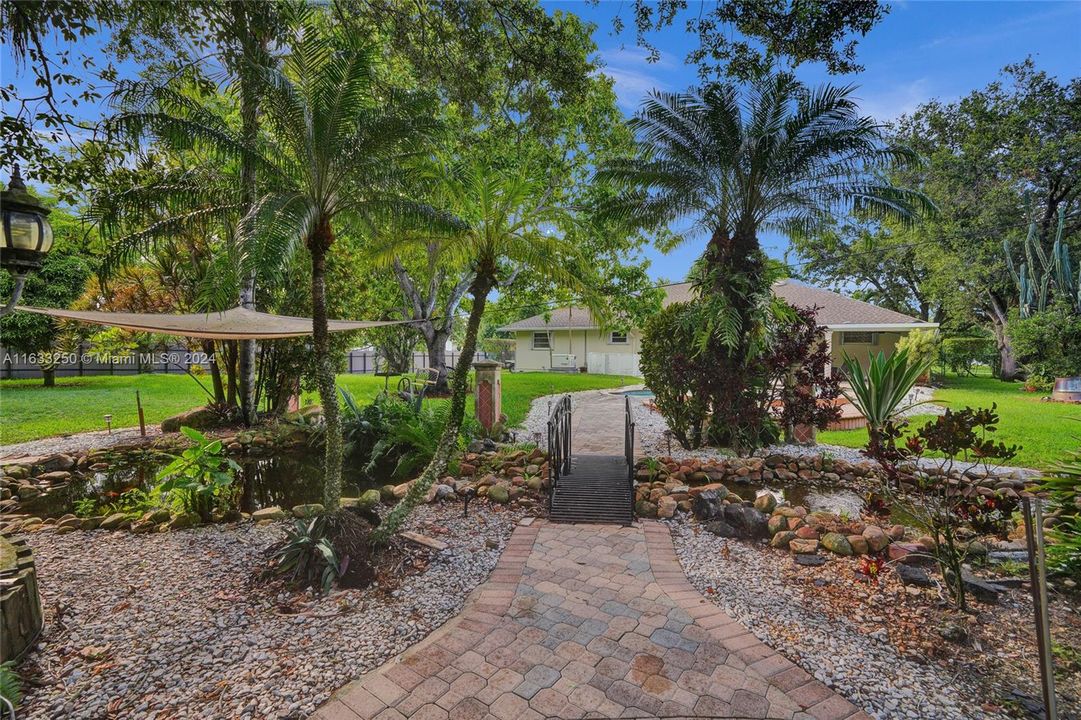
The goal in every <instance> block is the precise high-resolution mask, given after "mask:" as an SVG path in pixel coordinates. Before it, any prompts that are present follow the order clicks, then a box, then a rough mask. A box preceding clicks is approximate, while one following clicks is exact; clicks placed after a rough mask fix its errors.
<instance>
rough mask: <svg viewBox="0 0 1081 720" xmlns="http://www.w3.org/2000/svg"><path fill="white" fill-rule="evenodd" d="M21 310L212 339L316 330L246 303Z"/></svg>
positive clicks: (344, 327) (334, 323)
mask: <svg viewBox="0 0 1081 720" xmlns="http://www.w3.org/2000/svg"><path fill="white" fill-rule="evenodd" d="M16 309H17V310H23V311H25V312H31V313H38V314H39V315H49V316H50V317H55V318H62V319H64V320H78V321H80V322H87V323H94V324H95V325H108V326H110V327H118V328H124V329H125V330H138V331H140V332H149V333H160V334H162V335H182V336H184V337H193V338H208V339H211V340H273V339H275V338H288V337H302V336H304V335H311V334H312V319H311V318H304V317H293V316H291V315H272V314H270V313H261V312H256V311H254V310H247V309H245V308H242V307H235V308H233V309H232V310H226V311H225V312H215V313H191V314H188V315H155V314H148V313H122V312H93V311H84V310H60V309H56V308H38V307H25V306H20V307H17V308H16ZM408 322H413V321H411V320H387V321H377V320H331V321H330V322H329V325H330V332H346V331H348V330H363V329H365V328H373V327H382V326H384V325H401V324H403V323H408Z"/></svg>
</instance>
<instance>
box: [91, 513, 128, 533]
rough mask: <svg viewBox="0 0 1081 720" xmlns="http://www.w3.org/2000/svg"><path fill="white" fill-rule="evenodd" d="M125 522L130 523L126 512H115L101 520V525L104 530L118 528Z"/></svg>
mask: <svg viewBox="0 0 1081 720" xmlns="http://www.w3.org/2000/svg"><path fill="white" fill-rule="evenodd" d="M125 524H130V521H129V520H128V516H127V515H125V514H124V513H113V514H112V515H110V516H109V517H107V518H105V519H104V520H102V521H101V525H99V526H98V527H100V528H101V529H102V530H118V529H120V528H121V527H122V526H124V525H125Z"/></svg>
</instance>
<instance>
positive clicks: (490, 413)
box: [473, 360, 503, 432]
mask: <svg viewBox="0 0 1081 720" xmlns="http://www.w3.org/2000/svg"><path fill="white" fill-rule="evenodd" d="M473 369H474V370H476V372H477V375H476V388H475V390H474V392H473V409H474V410H475V411H476V415H477V421H478V422H479V423H480V424H481V425H482V426H483V427H484V429H485V430H487V431H488V432H491V431H492V428H493V427H494V426H495V424H496V423H497V422H499V418H500V416H501V415H502V414H503V381H502V379H500V376H499V374H500V365H499V363H498V362H496V361H495V360H478V361H477V362H475V363H473Z"/></svg>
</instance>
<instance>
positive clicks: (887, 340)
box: [514, 330, 908, 370]
mask: <svg viewBox="0 0 1081 720" xmlns="http://www.w3.org/2000/svg"><path fill="white" fill-rule="evenodd" d="M907 334H908V332H907V331H902V332H874V333H872V342H870V343H857V342H844V337H843V335H844V332H843V331H840V330H837V331H834V332H832V333H830V362H831V364H832V365H833V366H834V367H841V366H842V365H843V364H844V357H845V354H846V353H847V354H848V355H849V356H850V357H853V358H857V359H859V361H860V364H862V365H863V366H864V367H867V364H868V362H869V361H870V358H871V356H872V355H876V354H878V353H880V352H883V353H885V354H886V355H889V354H891V353H892V352H893V350H894V348H895V347H896V345H897V341H898V340H900V339H901V338H902V337H903V336H905V335H907ZM548 335H549V336H550V337H551V345H552V349H551V350H536V349H534V348H533V333H532V332H530V331H519V332H516V333H515V336H514V339H515V352H514V369H515V370H551V369H552V368H553V367H559V365H560V363H559V357H557V356H560V355H574V356H575V365H576V366H577V367H578V368H580V369H583V370H584V369H585V368H586V367H587V364H588V361H589V355H590V353H613V354H628V355H633V354H637V353H638V352H639V351H640V350H641V345H642V334H641V332H639V331H638V330H631V332H630V333H629V335H628V342H627V343H626V344H618V343H612V342H610V339H609V338H610V333H609V332H608V331H604V330H549V331H548ZM849 337H851V334H850V335H849Z"/></svg>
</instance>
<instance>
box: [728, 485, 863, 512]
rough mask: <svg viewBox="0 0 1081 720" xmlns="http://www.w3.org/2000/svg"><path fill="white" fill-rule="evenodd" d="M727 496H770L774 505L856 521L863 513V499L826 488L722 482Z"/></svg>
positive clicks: (839, 489)
mask: <svg viewBox="0 0 1081 720" xmlns="http://www.w3.org/2000/svg"><path fill="white" fill-rule="evenodd" d="M724 486H725V487H727V488H728V491H729V492H732V493H735V494H736V495H738V496H739V497H741V498H743V499H744V500H754V499H755V498H756V497H758V496H759V495H764V494H765V493H772V494H773V496H774V497H775V498H777V504H778V505H779V504H781V503H788V504H789V505H792V506H793V507H794V506H796V505H802V506H803V507H805V508H807V509H808V510H809V511H811V512H814V511H815V510H824V511H826V512H831V513H835V514H838V515H839V514H841V513H845V514H847V515H849V516H850V517H854V518H855V517H859V515H860V512H861V511H862V510H863V505H864V502H863V498H862V497H861V496H860V494H859V493H857V492H854V491H852V490H847V489H845V488H839V487H829V486H815V487H812V486H809V485H802V484H795V483H792V484H785V485H768V484H763V483H756V482H745V483H742V482H735V481H731V480H726V481H724Z"/></svg>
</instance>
